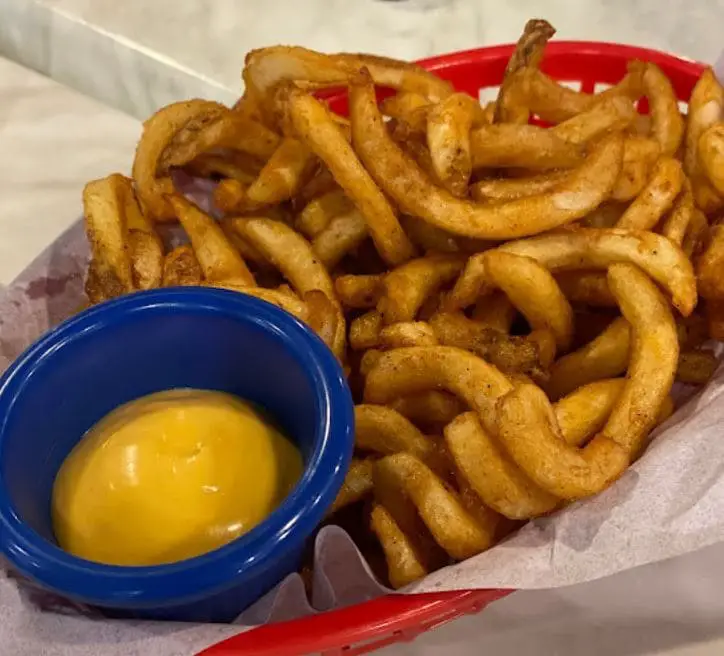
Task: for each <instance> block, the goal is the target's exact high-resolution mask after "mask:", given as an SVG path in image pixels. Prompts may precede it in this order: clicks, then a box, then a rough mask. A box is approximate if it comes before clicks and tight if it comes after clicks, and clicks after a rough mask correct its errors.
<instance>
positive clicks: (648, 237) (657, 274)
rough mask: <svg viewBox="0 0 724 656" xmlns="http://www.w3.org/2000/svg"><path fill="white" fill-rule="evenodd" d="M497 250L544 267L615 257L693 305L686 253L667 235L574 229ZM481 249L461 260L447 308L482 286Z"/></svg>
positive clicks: (462, 303)
mask: <svg viewBox="0 0 724 656" xmlns="http://www.w3.org/2000/svg"><path fill="white" fill-rule="evenodd" d="M499 250H501V251H503V252H506V253H513V254H515V255H524V256H526V257H532V258H533V259H534V260H538V262H540V263H541V264H542V265H543V266H545V267H546V268H547V269H548V270H550V271H552V272H554V273H557V272H558V271H565V270H577V269H602V268H606V267H608V266H609V265H610V264H613V263H615V262H630V263H632V264H635V265H636V266H639V267H641V268H642V269H643V270H644V271H646V273H647V274H648V275H649V276H651V278H653V279H654V280H655V281H656V282H658V283H659V284H660V285H661V286H662V287H663V288H664V289H666V290H668V292H669V293H670V294H671V296H672V299H673V304H674V307H676V308H677V309H678V310H679V312H680V313H681V314H682V315H683V316H688V315H689V314H691V312H692V310H693V309H694V307H695V306H696V300H697V294H696V279H695V277H694V274H693V268H692V266H691V263H690V262H689V260H688V258H687V257H686V255H685V254H684V253H683V252H682V251H681V249H679V248H678V247H677V246H676V245H674V244H672V243H671V242H670V241H669V240H668V239H666V237H662V236H661V235H657V234H654V233H652V232H636V231H628V230H596V229H593V228H578V229H576V230H572V231H565V232H564V231H562V232H557V233H551V234H549V235H541V236H539V237H532V238H529V239H521V240H519V241H514V242H510V243H507V244H504V245H503V246H500V247H499ZM482 260H483V254H481V255H473V256H472V257H471V258H470V259H469V260H468V262H467V264H466V265H465V268H464V269H463V272H462V274H460V277H459V278H458V281H457V282H456V283H455V288H454V289H453V291H452V292H451V294H450V296H449V298H448V304H449V307H453V306H454V307H458V308H464V307H467V306H468V305H471V304H472V303H474V302H475V300H476V299H477V297H478V296H479V295H480V294H481V293H482V292H484V291H486V290H487V289H490V282H489V281H488V280H487V279H486V274H485V267H484V266H482Z"/></svg>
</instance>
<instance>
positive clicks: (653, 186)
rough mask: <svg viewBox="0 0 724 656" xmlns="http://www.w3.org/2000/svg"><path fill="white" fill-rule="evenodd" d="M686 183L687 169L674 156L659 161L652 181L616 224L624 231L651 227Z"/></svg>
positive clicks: (650, 228)
mask: <svg viewBox="0 0 724 656" xmlns="http://www.w3.org/2000/svg"><path fill="white" fill-rule="evenodd" d="M683 184H684V171H683V169H682V168H681V164H680V163H679V161H678V160H676V159H674V158H673V157H662V158H661V159H659V161H658V162H656V166H654V170H653V173H652V175H651V178H650V180H649V181H648V183H647V184H646V186H645V187H644V189H643V190H642V191H641V193H640V194H639V195H638V196H637V197H636V200H634V201H633V203H631V205H629V207H628V209H627V210H626V211H625V212H624V213H623V216H622V217H621V218H620V219H619V222H618V223H617V224H616V227H617V228H621V229H623V230H652V229H653V228H654V227H655V226H656V225H657V224H658V223H659V221H660V220H661V217H662V216H663V215H664V214H665V213H666V212H667V211H668V210H669V208H671V206H672V204H673V203H674V199H675V198H676V197H677V196H678V195H679V192H680V191H681V187H682V185H683Z"/></svg>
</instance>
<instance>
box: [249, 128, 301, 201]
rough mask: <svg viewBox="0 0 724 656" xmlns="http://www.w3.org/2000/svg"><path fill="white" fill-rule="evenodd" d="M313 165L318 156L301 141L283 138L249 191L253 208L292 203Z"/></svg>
mask: <svg viewBox="0 0 724 656" xmlns="http://www.w3.org/2000/svg"><path fill="white" fill-rule="evenodd" d="M313 166H314V156H313V155H312V153H311V152H310V151H309V149H308V148H307V147H306V146H304V145H303V144H302V143H301V142H300V141H298V140H297V139H292V138H290V137H287V138H285V139H283V140H282V142H281V143H280V144H279V147H278V148H277V149H276V150H275V151H274V153H273V154H272V156H271V157H270V158H269V161H268V162H267V163H266V164H265V165H264V168H263V169H262V170H261V172H260V173H259V177H258V178H257V179H256V180H254V182H252V183H251V184H250V185H249V188H248V189H247V190H246V202H247V203H248V204H249V207H250V209H255V208H257V207H260V206H264V205H274V204H276V203H281V202H282V201H285V200H289V199H290V198H291V197H292V196H294V195H295V194H296V193H297V192H298V191H299V190H300V189H301V187H302V185H303V184H304V182H305V181H306V179H307V177H308V176H309V175H310V174H311V172H312V167H313Z"/></svg>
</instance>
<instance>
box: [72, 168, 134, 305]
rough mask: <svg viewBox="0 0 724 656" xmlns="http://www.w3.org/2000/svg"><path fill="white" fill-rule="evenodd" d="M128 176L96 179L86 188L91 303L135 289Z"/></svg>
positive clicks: (85, 203)
mask: <svg viewBox="0 0 724 656" xmlns="http://www.w3.org/2000/svg"><path fill="white" fill-rule="evenodd" d="M129 190H130V187H129V186H128V185H127V183H126V178H124V177H123V176H122V175H120V174H118V173H116V174H113V175H109V176H108V177H107V178H102V179H100V180H93V181H92V182H89V183H88V184H87V185H86V186H85V188H84V189H83V210H84V214H85V232H86V236H87V237H88V242H89V243H90V247H91V255H92V260H93V271H92V275H89V278H88V280H87V281H86V293H87V295H88V298H89V300H90V301H91V303H99V302H100V301H104V300H107V299H109V298H114V297H116V296H121V295H122V294H127V293H129V292H131V291H133V290H134V288H135V285H134V281H133V267H132V263H131V256H130V255H131V254H130V253H129V248H128V245H127V243H126V239H127V234H128V232H127V229H126V211H127V202H128V198H127V194H128V192H129Z"/></svg>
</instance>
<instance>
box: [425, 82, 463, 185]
mask: <svg viewBox="0 0 724 656" xmlns="http://www.w3.org/2000/svg"><path fill="white" fill-rule="evenodd" d="M469 99H470V96H468V95H467V94H465V93H454V94H452V95H451V96H448V97H447V98H445V99H444V100H443V101H441V102H440V103H438V104H436V105H434V106H433V107H432V108H431V109H430V111H429V112H428V114H427V146H428V148H429V149H430V155H431V159H432V167H433V169H434V171H435V174H436V176H437V179H438V180H440V182H441V183H442V185H443V187H445V189H447V190H448V191H449V192H450V193H451V194H453V195H454V196H458V197H463V196H466V195H467V190H468V181H469V180H470V174H471V173H472V159H471V155H470V129H471V127H472V125H473V118H474V115H473V110H472V109H471V105H470V102H469Z"/></svg>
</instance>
